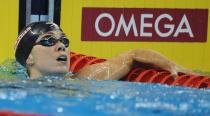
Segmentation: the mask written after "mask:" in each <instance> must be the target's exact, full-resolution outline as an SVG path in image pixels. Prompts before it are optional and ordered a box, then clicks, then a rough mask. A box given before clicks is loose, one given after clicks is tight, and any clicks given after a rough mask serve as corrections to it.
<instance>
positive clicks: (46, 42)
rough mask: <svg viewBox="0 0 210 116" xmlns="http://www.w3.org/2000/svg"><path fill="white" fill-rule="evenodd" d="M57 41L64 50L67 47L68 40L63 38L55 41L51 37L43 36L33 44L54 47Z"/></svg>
mask: <svg viewBox="0 0 210 116" xmlns="http://www.w3.org/2000/svg"><path fill="white" fill-rule="evenodd" d="M58 41H60V42H61V43H63V44H64V46H65V47H66V48H67V47H68V46H69V40H68V39H67V38H66V37H65V36H62V37H61V38H60V39H56V38H55V37H53V36H51V35H47V36H44V37H43V38H42V39H41V40H40V41H39V42H37V43H35V45H43V46H54V45H55V44H56V43H57V42H58Z"/></svg>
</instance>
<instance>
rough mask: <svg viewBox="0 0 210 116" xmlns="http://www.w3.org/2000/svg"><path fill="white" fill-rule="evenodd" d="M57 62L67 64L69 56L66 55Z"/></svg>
mask: <svg viewBox="0 0 210 116" xmlns="http://www.w3.org/2000/svg"><path fill="white" fill-rule="evenodd" d="M56 61H58V62H61V63H63V64H66V63H67V56H66V55H61V56H59V57H58V58H57V59H56Z"/></svg>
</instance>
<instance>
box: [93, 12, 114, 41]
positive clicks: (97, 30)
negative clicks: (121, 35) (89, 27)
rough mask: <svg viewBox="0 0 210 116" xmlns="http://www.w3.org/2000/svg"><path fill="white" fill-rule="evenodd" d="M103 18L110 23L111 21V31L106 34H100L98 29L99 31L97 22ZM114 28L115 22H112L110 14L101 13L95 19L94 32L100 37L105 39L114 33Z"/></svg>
mask: <svg viewBox="0 0 210 116" xmlns="http://www.w3.org/2000/svg"><path fill="white" fill-rule="evenodd" d="M104 17H107V18H108V19H109V20H110V21H111V24H112V25H111V29H110V30H109V31H108V32H102V31H101V30H100V29H99V26H98V24H99V21H100V20H101V19H102V18H104ZM114 28H115V21H114V18H113V17H112V15H111V14H109V13H102V14H100V15H99V16H98V17H97V19H96V22H95V29H96V32H97V33H98V34H99V35H100V36H103V37H107V36H110V35H111V34H112V32H113V31H114Z"/></svg>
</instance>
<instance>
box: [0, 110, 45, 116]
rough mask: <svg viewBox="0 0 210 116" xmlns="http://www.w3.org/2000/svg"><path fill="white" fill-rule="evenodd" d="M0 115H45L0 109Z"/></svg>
mask: <svg viewBox="0 0 210 116" xmlns="http://www.w3.org/2000/svg"><path fill="white" fill-rule="evenodd" d="M0 116H44V115H39V114H28V113H16V112H11V111H0Z"/></svg>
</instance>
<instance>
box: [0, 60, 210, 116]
mask: <svg viewBox="0 0 210 116" xmlns="http://www.w3.org/2000/svg"><path fill="white" fill-rule="evenodd" d="M15 67H16V69H15ZM17 67H19V64H17V63H16V62H14V60H12V59H8V60H7V62H6V63H5V62H4V63H3V65H1V71H0V75H1V77H2V78H1V79H0V109H1V110H12V111H18V112H32V113H40V114H50V115H67V116H68V115H75V116H81V115H97V116H99V115H100V116H107V115H122V116H130V115H132V116H138V115H147V116H150V115H151V116H154V115H161V116H162V115H165V116H166V115H167V116H168V115H195V116H197V115H206V116H209V115H210V110H209V109H210V89H192V88H187V87H175V86H167V85H161V84H148V83H131V82H120V81H96V80H84V79H83V80H81V79H64V78H62V77H43V78H40V79H27V78H25V77H27V75H26V74H25V72H24V71H25V69H24V68H19V69H17ZM9 77H10V78H9ZM17 77H19V78H17ZM20 77H23V78H20Z"/></svg>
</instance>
